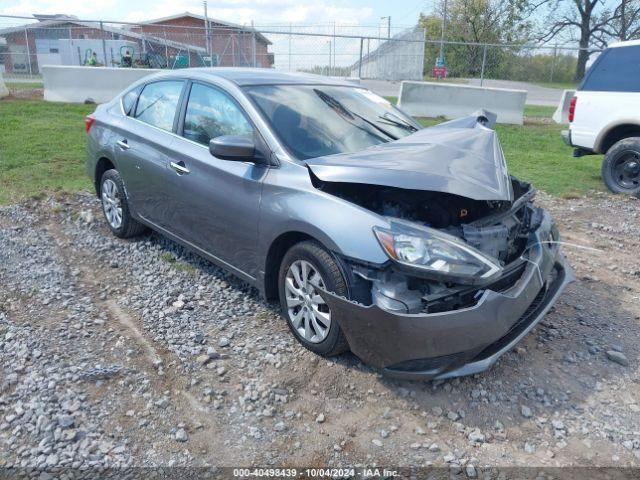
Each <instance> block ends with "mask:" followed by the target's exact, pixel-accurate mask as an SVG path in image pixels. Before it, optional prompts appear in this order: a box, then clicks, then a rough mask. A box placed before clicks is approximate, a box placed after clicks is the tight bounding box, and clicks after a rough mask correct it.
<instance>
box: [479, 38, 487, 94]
mask: <svg viewBox="0 0 640 480" xmlns="http://www.w3.org/2000/svg"><path fill="white" fill-rule="evenodd" d="M486 63H487V45H486V44H485V46H484V49H483V50H482V70H481V71H480V86H482V83H483V82H484V67H485V65H486Z"/></svg>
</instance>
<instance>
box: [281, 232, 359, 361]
mask: <svg viewBox="0 0 640 480" xmlns="http://www.w3.org/2000/svg"><path fill="white" fill-rule="evenodd" d="M278 287H279V292H280V305H281V308H282V314H283V316H284V317H285V319H286V320H287V324H288V325H289V328H290V329H291V331H292V332H293V334H294V336H295V337H296V338H297V339H298V341H299V342H300V343H301V344H302V345H304V346H305V347H306V348H308V349H309V350H311V351H312V352H315V353H318V354H320V355H324V356H332V355H338V354H340V353H344V352H345V351H347V350H349V345H348V343H347V340H346V338H345V337H344V334H343V333H342V330H341V329H340V325H338V322H337V321H336V318H335V317H334V316H333V315H332V313H331V310H330V309H329V306H328V305H327V304H326V303H325V301H324V300H323V299H322V297H321V296H320V293H319V290H320V289H324V290H326V291H329V292H334V293H335V294H336V295H340V296H347V292H348V289H347V283H346V281H345V279H344V277H343V275H342V272H341V270H340V267H339V265H338V264H337V262H336V261H335V260H334V258H333V257H332V256H331V254H330V253H329V252H328V251H327V250H326V249H325V248H324V247H323V246H322V245H320V244H319V243H318V242H315V241H305V242H301V243H298V244H296V245H294V246H293V247H291V248H290V249H289V251H288V252H287V253H286V254H285V256H284V258H283V260H282V264H281V265H280V274H279V276H278Z"/></svg>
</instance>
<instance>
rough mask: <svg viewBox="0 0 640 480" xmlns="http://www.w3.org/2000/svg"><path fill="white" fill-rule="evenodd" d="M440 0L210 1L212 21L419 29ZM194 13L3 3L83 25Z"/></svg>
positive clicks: (182, 2)
mask: <svg viewBox="0 0 640 480" xmlns="http://www.w3.org/2000/svg"><path fill="white" fill-rule="evenodd" d="M433 3H434V0H394V1H391V0H313V1H311V0H209V1H208V14H209V17H210V18H216V19H220V20H226V21H230V22H234V23H239V24H246V25H250V24H251V21H254V22H255V23H256V24H259V25H265V24H277V25H288V24H289V23H293V24H317V23H323V24H326V23H332V22H336V23H337V24H340V25H367V26H377V25H379V24H380V25H381V26H382V25H386V19H385V20H381V18H380V17H386V16H388V15H391V22H392V26H410V25H415V23H416V22H417V19H418V15H419V13H420V11H421V10H422V9H426V8H428V7H430V6H431V4H433ZM185 11H190V12H193V13H199V14H202V13H203V5H202V1H201V0H155V1H150V0H0V15H2V14H5V15H26V16H30V15H31V14H33V13H49V14H53V13H66V14H72V15H76V16H77V17H79V18H81V19H86V20H93V19H103V20H114V21H115V20H121V21H132V22H135V21H139V20H148V19H152V18H161V17H165V16H169V15H172V14H175V13H181V12H185Z"/></svg>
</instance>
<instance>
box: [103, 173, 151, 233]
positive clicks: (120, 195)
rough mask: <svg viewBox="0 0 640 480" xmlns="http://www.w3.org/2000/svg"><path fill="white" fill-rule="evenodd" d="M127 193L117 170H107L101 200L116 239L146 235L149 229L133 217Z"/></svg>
mask: <svg viewBox="0 0 640 480" xmlns="http://www.w3.org/2000/svg"><path fill="white" fill-rule="evenodd" d="M125 192H126V190H125V188H124V182H123V181H122V177H121V176H120V174H119V173H118V171H117V170H114V169H111V170H107V171H106V172H104V173H103V174H102V178H101V179H100V200H101V202H102V213H104V218H105V220H106V221H107V226H108V227H109V230H111V232H112V233H113V234H114V235H115V236H116V237H120V238H131V237H135V236H137V235H140V234H141V233H144V232H145V231H146V230H147V227H146V226H145V225H143V224H142V223H140V222H138V221H136V220H134V218H133V217H132V216H131V211H130V210H129V204H128V202H127V196H126V193H125Z"/></svg>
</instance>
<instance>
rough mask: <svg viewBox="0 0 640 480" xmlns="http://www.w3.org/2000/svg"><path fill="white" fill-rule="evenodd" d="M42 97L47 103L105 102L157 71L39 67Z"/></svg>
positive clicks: (144, 69) (145, 69)
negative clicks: (42, 87)
mask: <svg viewBox="0 0 640 480" xmlns="http://www.w3.org/2000/svg"><path fill="white" fill-rule="evenodd" d="M41 70H42V79H43V81H44V99H45V100H47V101H49V102H71V103H84V102H85V101H88V100H91V101H93V102H95V103H105V102H108V101H109V100H111V99H112V98H113V97H115V96H116V95H117V94H118V93H120V92H121V91H122V90H124V89H125V88H126V87H128V86H129V85H131V84H132V83H134V82H135V81H137V80H139V79H140V78H142V77H146V76H147V75H150V74H151V73H155V72H159V71H161V70H154V69H149V68H110V67H68V66H57V65H56V66H54V65H45V66H43V67H42V68H41Z"/></svg>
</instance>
